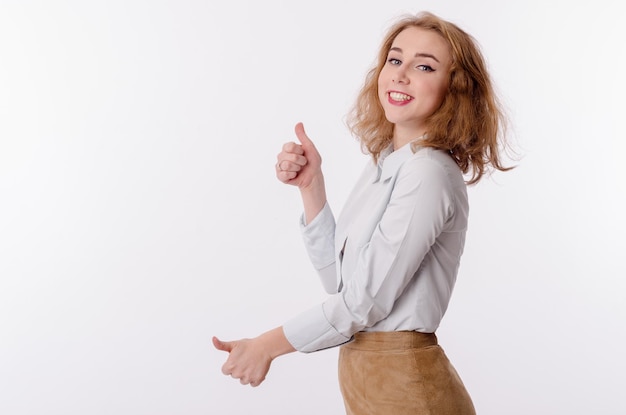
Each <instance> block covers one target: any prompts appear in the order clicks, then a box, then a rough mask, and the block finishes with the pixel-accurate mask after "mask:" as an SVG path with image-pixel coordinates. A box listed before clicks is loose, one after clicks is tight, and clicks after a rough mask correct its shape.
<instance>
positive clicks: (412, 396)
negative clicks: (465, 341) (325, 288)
mask: <svg viewBox="0 0 626 415" xmlns="http://www.w3.org/2000/svg"><path fill="white" fill-rule="evenodd" d="M354 337H355V338H354V341H352V342H350V343H347V344H345V345H343V346H341V349H340V351H339V384H340V387H341V393H342V395H343V400H344V403H345V407H346V413H347V415H409V414H410V415H418V414H419V415H426V414H428V415H475V414H476V411H475V410H474V405H473V404H472V400H471V398H470V396H469V394H468V393H467V390H466V389H465V386H464V385H463V382H462V381H461V378H460V377H459V375H458V374H457V372H456V370H455V369H454V367H453V366H452V364H451V363H450V361H449V360H448V358H447V357H446V355H445V353H444V351H443V349H442V348H441V347H440V346H439V345H438V343H437V337H436V336H435V334H434V333H417V332H414V331H397V332H377V333H369V332H367V333H366V332H359V333H356V334H355V336H354Z"/></svg>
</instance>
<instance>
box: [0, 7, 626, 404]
mask: <svg viewBox="0 0 626 415" xmlns="http://www.w3.org/2000/svg"><path fill="white" fill-rule="evenodd" d="M617 3H618V2H617V0H616V1H614V2H609V1H606V0H604V1H603V0H598V1H595V2H593V3H592V4H589V3H588V2H572V1H571V0H570V1H565V0H563V1H552V2H546V1H542V0H541V1H540V0H531V1H524V2H502V1H497V0H484V1H479V2H467V1H464V0H454V1H434V0H433V1H401V0H387V1H385V2H378V1H362V0H361V1H357V0H352V1H343V2H340V1H321V0H318V1H315V2H307V3H303V2H294V1H287V0H285V1H278V0H271V1H264V2H258V1H253V0H242V1H232V2H220V3H218V2H213V1H200V0H195V1H193V0H186V1H182V0H178V1H174V0H156V1H148V0H143V1H142V0H130V1H129V0H124V1H121V0H108V1H78V0H76V1H43V0H42V1H29V0H25V1H18V0H15V1H12V0H0V413H2V414H7V415H9V414H10V415H22V414H38V415H39V414H46V415H56V414H63V415H70V414H81V415H82V414H91V415H99V414H133V415H137V414H149V415H158V414H189V415H195V414H216V413H225V414H249V413H261V414H302V415H308V414H321V413H326V414H339V413H342V411H343V406H342V402H341V397H340V394H339V391H338V386H337V381H336V358H337V350H336V349H333V350H328V351H324V352H320V353H315V354H310V355H304V354H298V353H296V354H291V355H288V356H285V357H282V358H280V359H278V360H277V361H275V362H274V364H273V367H272V370H271V371H270V374H269V377H268V379H267V380H266V382H265V383H264V384H263V385H262V386H261V387H259V388H254V389H253V388H250V387H243V386H241V385H239V384H238V382H236V381H233V380H232V379H230V378H227V377H224V376H223V375H222V374H221V372H220V367H221V365H222V363H223V361H224V360H225V357H226V355H225V354H224V353H221V352H217V351H215V350H213V348H212V346H211V344H210V339H211V336H212V335H218V336H220V337H221V338H223V339H226V340H229V339H235V338H240V337H251V336H255V335H257V334H259V333H261V332H263V331H265V330H267V329H270V328H273V327H275V326H278V325H280V324H282V323H283V322H284V321H285V320H286V319H288V318H290V317H292V316H293V315H295V314H296V313H298V312H300V311H301V310H304V309H306V308H308V307H310V306H312V305H314V304H316V303H318V302H320V301H322V300H323V299H324V293H323V291H322V289H321V287H320V286H319V284H318V283H317V280H316V275H315V273H314V271H313V269H312V267H311V266H310V264H309V262H308V259H307V257H306V254H305V252H304V249H303V247H302V244H301V240H300V235H299V230H298V227H297V219H298V216H299V214H300V201H299V196H298V195H297V191H296V190H295V189H292V188H287V187H286V186H284V185H281V184H280V183H279V182H278V181H277V180H275V178H274V168H273V166H274V163H275V155H276V154H277V153H278V151H279V149H280V146H281V145H282V143H283V142H285V141H289V140H293V139H295V138H294V136H293V133H292V131H293V125H294V124H295V123H296V122H298V121H303V122H304V123H305V127H306V128H307V131H308V132H309V135H310V137H311V138H312V139H313V140H314V141H315V142H316V143H317V145H318V147H319V149H320V151H321V153H322V155H323V157H324V166H325V173H326V178H327V181H328V194H329V199H330V202H331V203H332V205H333V206H334V210H335V211H336V212H338V211H339V210H340V208H341V206H342V204H343V201H344V198H345V197H346V195H347V192H348V191H349V190H350V188H351V186H352V184H353V181H354V180H355V178H356V175H357V174H358V173H359V172H360V170H361V168H362V166H363V164H364V163H365V161H366V156H364V155H362V154H361V153H360V151H359V146H358V144H357V143H356V141H355V140H354V139H353V138H352V137H351V136H350V135H349V133H348V132H347V129H346V127H345V125H344V115H345V114H346V113H347V111H348V109H349V107H350V105H351V103H352V101H353V100H354V98H355V95H356V92H357V90H358V89H359V87H360V85H361V82H362V80H363V77H364V75H365V72H366V71H367V69H368V68H369V66H370V64H371V63H372V62H373V59H374V57H375V54H376V51H377V48H378V45H379V42H380V40H381V38H382V36H383V33H384V31H385V29H386V28H387V27H388V26H389V24H390V23H391V22H392V21H393V20H394V19H395V18H396V17H397V16H399V15H401V14H402V13H405V12H417V11H420V10H430V11H432V12H435V13H437V14H439V15H441V16H442V17H444V18H447V19H450V20H452V21H454V22H456V23H458V24H459V25H460V26H461V27H462V28H464V29H466V30H467V31H468V32H470V33H472V34H473V35H474V36H475V37H476V38H477V40H478V41H479V43H480V44H481V45H482V47H483V51H484V53H485V55H486V57H487V59H488V63H489V66H490V69H491V71H492V74H493V77H494V80H495V82H496V84H497V87H498V89H499V91H500V92H501V95H502V98H503V100H504V102H505V104H506V106H507V108H508V110H509V112H510V115H511V119H512V123H513V130H512V132H513V133H514V135H515V137H514V139H515V140H516V142H517V145H518V148H519V150H520V153H521V154H522V155H523V157H522V159H521V160H520V163H519V167H518V168H517V169H516V170H514V171H513V172H510V173H506V174H496V175H494V176H493V178H492V179H488V180H485V182H484V183H481V184H480V185H478V186H475V187H472V188H471V190H470V198H471V206H472V213H471V223H470V231H469V234H468V240H467V248H466V253H465V254H464V257H463V261H462V265H461V270H460V273H459V280H458V284H457V287H456V291H455V294H454V296H453V298H452V303H451V306H450V309H449V311H448V314H447V315H446V317H445V318H444V320H443V323H442V326H441V328H440V330H439V332H438V333H439V338H440V342H441V343H442V345H443V347H444V348H445V349H446V351H447V353H448V355H449V357H450V358H451V360H452V361H453V363H454V364H455V365H456V367H457V369H458V370H459V372H460V373H461V376H462V377H463V379H464V381H465V383H466V386H467V388H468V390H469V391H470V393H471V394H472V396H473V398H474V401H475V404H476V407H477V410H478V412H479V413H480V414H483V415H491V414H493V415H496V414H507V415H517V414H520V415H522V414H523V415H526V414H530V413H532V414H542V415H543V414H545V415H553V414H572V415H573V414H581V415H582V414H585V415H586V414H591V413H597V414H603V415H609V414H616V415H617V414H624V413H626V403H624V400H623V397H622V395H623V387H624V385H625V384H626V375H625V373H626V359H625V358H624V354H623V350H624V349H625V348H626V340H624V332H625V327H626V324H625V321H626V304H625V302H624V301H623V299H624V294H623V291H624V289H625V288H626V283H625V282H624V279H625V277H626V267H625V265H624V260H623V255H624V253H623V251H624V248H625V247H626V246H625V245H626V244H625V243H624V234H625V232H626V223H625V220H624V212H625V211H626V206H625V202H624V195H625V194H626V192H625V190H626V188H625V185H624V174H623V172H622V173H620V171H621V170H622V168H623V155H624V152H625V151H626V146H625V144H624V140H625V138H626V134H624V132H623V128H622V124H623V116H622V113H623V112H624V110H625V109H626V108H625V105H624V96H625V94H626V82H625V79H626V77H624V73H625V70H626V60H625V58H624V53H623V52H624V46H623V39H625V38H626V30H625V29H624V25H623V21H622V19H621V18H620V17H619V16H620V13H618V11H617ZM618 121H619V127H620V128H619V130H618Z"/></svg>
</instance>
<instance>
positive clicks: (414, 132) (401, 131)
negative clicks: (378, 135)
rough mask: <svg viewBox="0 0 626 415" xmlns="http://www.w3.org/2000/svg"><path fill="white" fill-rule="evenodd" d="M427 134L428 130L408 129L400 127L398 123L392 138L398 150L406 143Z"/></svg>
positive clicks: (394, 146) (394, 147)
mask: <svg viewBox="0 0 626 415" xmlns="http://www.w3.org/2000/svg"><path fill="white" fill-rule="evenodd" d="M425 134H426V132H425V131H423V130H421V129H416V128H410V129H407V128H401V127H398V125H396V126H395V128H394V130H393V138H392V140H391V141H392V143H393V149H394V150H397V149H399V148H400V147H402V146H404V145H405V144H407V143H410V142H411V141H415V140H419V139H420V138H422V137H424V135H425Z"/></svg>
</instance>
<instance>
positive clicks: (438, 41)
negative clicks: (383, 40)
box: [391, 26, 452, 62]
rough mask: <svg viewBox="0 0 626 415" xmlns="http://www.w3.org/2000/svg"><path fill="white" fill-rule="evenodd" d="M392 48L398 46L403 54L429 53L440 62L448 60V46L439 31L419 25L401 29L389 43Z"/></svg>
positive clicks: (449, 58)
mask: <svg viewBox="0 0 626 415" xmlns="http://www.w3.org/2000/svg"><path fill="white" fill-rule="evenodd" d="M391 47H392V48H400V49H402V52H403V53H405V54H410V55H413V54H415V53H429V54H432V55H434V56H436V57H437V59H439V61H440V62H442V61H450V60H451V59H452V57H451V54H450V46H449V45H448V42H447V41H446V40H445V39H444V37H443V36H441V35H440V34H439V33H437V32H435V31H434V30H428V29H423V28H421V27H415V26H411V27H407V28H406V29H404V30H403V31H401V32H400V33H399V34H398V35H397V36H396V38H395V39H394V40H393V43H392V44H391Z"/></svg>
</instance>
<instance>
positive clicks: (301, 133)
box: [295, 122, 315, 147]
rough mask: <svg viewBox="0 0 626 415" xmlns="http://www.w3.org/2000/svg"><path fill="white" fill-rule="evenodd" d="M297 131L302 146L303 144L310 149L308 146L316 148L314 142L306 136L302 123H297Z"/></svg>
mask: <svg viewBox="0 0 626 415" xmlns="http://www.w3.org/2000/svg"><path fill="white" fill-rule="evenodd" d="M295 131H296V137H298V141H300V144H302V145H303V146H305V147H308V146H311V147H315V145H314V144H313V141H311V139H310V138H309V136H308V135H306V132H305V131H304V124H302V123H301V122H299V123H297V124H296V128H295Z"/></svg>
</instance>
